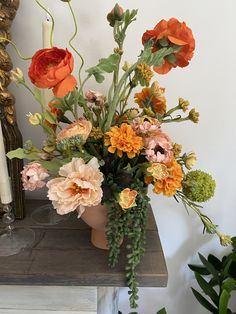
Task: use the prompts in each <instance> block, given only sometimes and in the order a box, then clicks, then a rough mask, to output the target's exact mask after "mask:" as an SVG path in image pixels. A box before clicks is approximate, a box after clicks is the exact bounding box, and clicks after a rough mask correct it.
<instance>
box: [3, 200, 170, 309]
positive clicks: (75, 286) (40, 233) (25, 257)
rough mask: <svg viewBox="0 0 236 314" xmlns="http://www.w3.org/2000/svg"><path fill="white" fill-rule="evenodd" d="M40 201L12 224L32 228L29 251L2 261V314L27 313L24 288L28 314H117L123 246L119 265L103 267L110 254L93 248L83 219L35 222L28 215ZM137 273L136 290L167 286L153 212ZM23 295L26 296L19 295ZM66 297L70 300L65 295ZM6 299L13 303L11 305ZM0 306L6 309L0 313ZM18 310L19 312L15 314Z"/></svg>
mask: <svg viewBox="0 0 236 314" xmlns="http://www.w3.org/2000/svg"><path fill="white" fill-rule="evenodd" d="M43 203H44V201H37V200H28V201H27V213H28V214H27V217H26V218H25V219H24V220H22V221H17V222H16V223H15V225H16V227H22V226H24V227H30V228H33V229H34V230H35V234H36V238H35V243H34V245H33V247H32V248H30V249H25V250H24V251H22V252H20V253H19V254H17V255H14V256H9V257H0V284H1V285H2V286H1V287H0V314H3V313H4V314H7V313H18V314H21V313H24V314H27V313H29V314H30V313H31V312H27V311H26V310H28V309H27V308H26V307H27V304H26V303H27V298H26V297H25V294H27V291H26V290H27V289H28V292H29V294H30V297H29V298H28V299H31V301H32V298H35V300H33V301H32V302H31V303H30V304H29V305H28V306H31V307H32V306H34V308H32V310H34V312H32V313H35V314H38V312H37V310H39V313H40V314H41V313H45V314H46V313H51V312H50V310H53V311H55V310H57V311H59V313H63V314H64V313H66V314H67V313H69V314H74V313H77V314H92V313H93V314H95V313H101V314H113V313H114V314H117V299H118V298H117V290H118V289H117V287H125V286H126V282H125V275H124V267H125V262H126V252H125V244H124V245H122V250H121V256H120V262H119V265H117V267H115V268H113V269H110V268H109V267H108V265H107V260H108V252H107V251H104V250H100V249H97V248H95V247H93V246H92V245H91V243H90V230H89V227H88V226H87V225H86V224H85V223H84V222H83V221H82V220H78V219H77V217H76V214H75V213H72V214H71V215H70V217H69V218H68V219H67V220H65V221H64V222H62V223H59V224H57V225H54V226H41V225H36V224H34V223H33V222H32V220H31V217H30V216H31V213H32V211H33V210H34V209H35V208H36V207H38V206H40V205H42V204H43ZM0 245H1V244H0ZM137 271H138V278H137V279H138V282H139V286H140V287H161V286H162V287H164V286H166V284H167V277H168V276H167V269H166V264H165V259H164V255H163V252H162V248H161V244H160V239H159V236H158V231H157V227H156V224H155V220H154V217H153V215H152V213H151V211H150V215H149V222H148V228H147V244H146V253H145V255H144V256H143V258H142V260H141V263H140V265H139V267H138V269H137ZM10 285H11V286H10ZM19 285H21V286H24V287H19ZM47 286H50V287H47ZM108 287H111V288H108ZM25 289H26V290H25ZM21 291H26V292H24V293H23V296H21V297H20V295H19V293H20V292H21ZM45 291H47V293H46V292H45ZM14 293H15V294H14ZM66 293H68V298H67V297H65V294H66ZM42 294H43V295H44V297H43V296H42ZM10 295H11V297H10ZM45 295H47V296H50V297H49V299H50V300H51V303H52V304H51V303H50V302H49V303H50V304H51V305H50V304H49V303H48V301H47V302H46V303H47V304H46V303H45V304H46V305H45V306H43V304H42V300H44V301H45ZM60 296H61V297H60ZM62 296H63V297H62ZM9 297H10V299H11V302H13V303H12V304H13V305H11V303H9V302H10V301H9ZM24 297H25V299H24ZM53 297H55V298H56V300H57V301H56V302H54V303H55V304H56V305H55V304H54V303H53V301H52V300H53ZM58 297H59V298H58ZM19 298H21V301H20V304H23V312H20V309H19V305H17V302H19ZM7 300H8V301H7ZM17 300H18V301H17ZM40 300H41V301H40ZM71 300H74V301H73V302H72V301H71ZM111 300H112V301H111ZM65 301H66V302H65ZM85 301H86V302H85ZM40 302H41V304H39V303H40ZM58 302H59V303H58ZM81 302H82V303H83V304H82V303H81ZM65 303H66V304H67V306H68V308H69V311H68V310H67V308H66V305H65ZM72 303H73V304H72ZM63 304H64V305H63ZM105 304H106V305H105ZM7 306H9V308H8V307H7ZM37 306H38V307H39V308H37ZM55 306H56V308H54V307H55ZM1 308H4V311H3V312H1ZM6 309H7V310H6ZM16 309H17V312H16V311H15V312H14V311H13V310H16ZM11 310H12V311H11ZM48 310H49V311H48ZM62 310H63V312H60V311H62ZM73 311H74V312H73Z"/></svg>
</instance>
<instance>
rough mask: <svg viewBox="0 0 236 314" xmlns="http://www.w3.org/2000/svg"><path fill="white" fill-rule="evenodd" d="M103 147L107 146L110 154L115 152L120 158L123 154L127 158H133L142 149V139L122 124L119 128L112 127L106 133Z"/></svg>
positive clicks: (126, 125) (125, 124)
mask: <svg viewBox="0 0 236 314" xmlns="http://www.w3.org/2000/svg"><path fill="white" fill-rule="evenodd" d="M105 145H106V146H109V147H108V151H109V152H110V153H112V154H114V153H115V152H116V153H117V155H118V156H119V157H122V156H123V152H124V153H127V156H128V157H129V158H134V157H135V155H136V154H139V152H140V150H141V149H142V148H143V139H142V137H141V136H137V135H136V133H135V132H134V130H133V129H132V127H131V126H130V125H129V124H127V123H122V124H121V126H120V127H118V126H113V127H112V128H111V129H110V131H109V132H107V133H106V138H105Z"/></svg>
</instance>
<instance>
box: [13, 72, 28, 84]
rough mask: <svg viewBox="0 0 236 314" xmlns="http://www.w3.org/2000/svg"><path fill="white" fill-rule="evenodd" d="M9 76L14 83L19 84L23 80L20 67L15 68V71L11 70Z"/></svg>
mask: <svg viewBox="0 0 236 314" xmlns="http://www.w3.org/2000/svg"><path fill="white" fill-rule="evenodd" d="M10 78H11V80H12V81H13V82H15V83H16V84H20V83H21V82H24V81H25V79H24V74H23V72H22V71H21V69H20V68H16V69H15V71H13V70H12V71H11V76H10Z"/></svg>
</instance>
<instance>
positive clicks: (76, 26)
mask: <svg viewBox="0 0 236 314" xmlns="http://www.w3.org/2000/svg"><path fill="white" fill-rule="evenodd" d="M67 3H68V5H69V8H70V12H71V15H72V17H73V21H74V26H75V32H74V34H73V36H72V37H71V39H70V40H69V45H70V47H71V48H72V49H73V50H74V52H75V53H76V54H77V55H78V56H79V58H80V60H81V65H80V67H79V83H80V85H81V84H82V81H81V71H82V68H83V66H84V59H83V57H82V55H81V54H80V53H79V51H78V50H77V49H76V48H75V47H74V46H73V45H72V41H73V40H74V38H75V37H76V35H77V34H78V25H77V21H76V17H75V13H74V10H73V8H72V6H71V4H70V1H68V2H67Z"/></svg>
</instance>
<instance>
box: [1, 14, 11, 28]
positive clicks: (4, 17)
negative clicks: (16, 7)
mask: <svg viewBox="0 0 236 314" xmlns="http://www.w3.org/2000/svg"><path fill="white" fill-rule="evenodd" d="M10 27H11V20H10V19H9V18H8V17H7V15H6V12H4V11H3V10H0V29H4V30H8V29H9V28H10Z"/></svg>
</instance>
